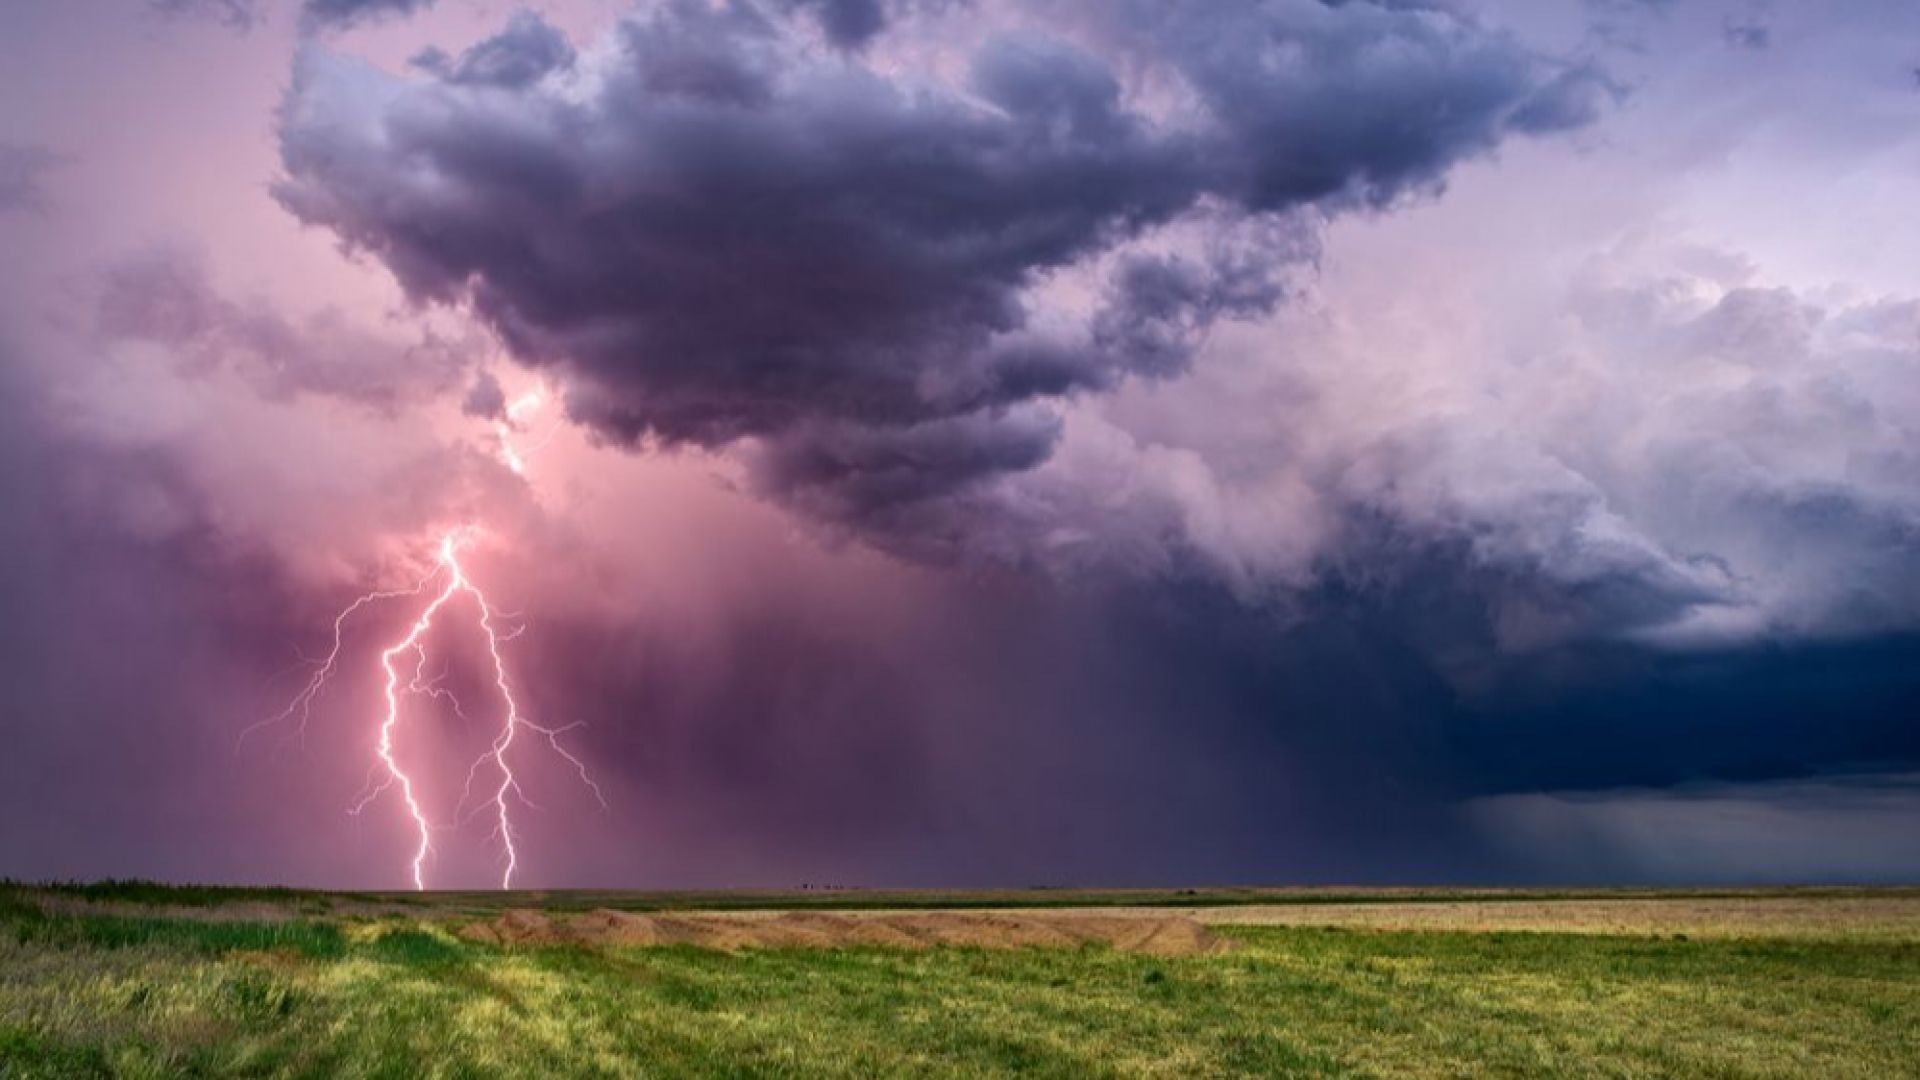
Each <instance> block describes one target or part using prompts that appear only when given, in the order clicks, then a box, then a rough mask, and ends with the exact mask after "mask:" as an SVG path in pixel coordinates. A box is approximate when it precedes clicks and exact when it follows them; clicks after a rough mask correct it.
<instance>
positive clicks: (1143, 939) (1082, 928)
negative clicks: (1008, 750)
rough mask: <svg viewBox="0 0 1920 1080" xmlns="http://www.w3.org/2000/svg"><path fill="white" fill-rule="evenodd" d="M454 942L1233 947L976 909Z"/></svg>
mask: <svg viewBox="0 0 1920 1080" xmlns="http://www.w3.org/2000/svg"><path fill="white" fill-rule="evenodd" d="M460 936H461V937H464V938H466V939H467V940H469V941H479V942H485V943H488V944H493V945H557V944H578V945H622V946H658V945H694V946H698V947H701V948H708V949H723V950H728V951H733V950H738V949H791V948H811V949H837V948H846V947H849V946H861V945H865V946H879V947H883V948H896V949H927V948H932V947H934V946H939V945H954V946H963V947H970V948H985V949H1020V948H1036V947H1037V948H1077V947H1079V946H1082V945H1107V946H1111V947H1113V948H1115V949H1121V950H1124V951H1126V952H1135V953H1144V954H1146V955H1149V956H1194V955H1199V954H1204V953H1216V952H1224V951H1226V950H1227V949H1228V948H1230V947H1231V946H1230V943H1229V942H1228V941H1226V940H1225V939H1224V938H1221V937H1218V936H1216V935H1215V934H1214V933H1213V932H1212V931H1210V930H1208V929H1207V928H1206V927H1205V926H1202V925H1201V924H1200V923H1198V922H1196V921H1194V920H1193V919H1190V918H1187V917H1185V916H1179V915H1169V916H1154V917H1139V916H1111V915H1095V914H1083V913H1078V912H1075V913H1032V914H1030V913H1012V912H979V911H965V912H960V911H928V912H897V913H896V912H807V911H788V912H781V913H779V914H767V915H753V914H732V913H728V914H719V913H708V914H701V913H689V914H671V915H641V914H635V913H633V912H626V911H611V910H606V909H601V910H598V911H592V912H588V913H587V914H584V915H573V916H567V915H550V914H548V913H546V912H543V911H534V910H529V909H515V910H512V911H508V912H506V913H505V914H503V915H501V916H500V917H498V918H496V919H490V920H487V921H484V922H475V923H469V924H467V925H466V926H464V927H462V928H461V930H460Z"/></svg>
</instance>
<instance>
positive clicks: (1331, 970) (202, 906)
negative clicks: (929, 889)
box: [0, 884, 1920, 1080]
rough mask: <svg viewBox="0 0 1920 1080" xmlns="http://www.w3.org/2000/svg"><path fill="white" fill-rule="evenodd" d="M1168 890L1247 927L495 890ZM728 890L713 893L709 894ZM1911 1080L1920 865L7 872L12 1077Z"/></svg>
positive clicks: (1123, 906)
mask: <svg viewBox="0 0 1920 1080" xmlns="http://www.w3.org/2000/svg"><path fill="white" fill-rule="evenodd" d="M1024 906H1040V907H1046V908H1049V909H1056V910H1057V909H1073V908H1096V909H1098V910H1100V911H1102V912H1105V913H1108V914H1111V913H1113V912H1116V911H1119V912H1138V913H1139V914H1141V915H1142V917H1147V916H1148V915H1150V914H1152V913H1153V912H1154V911H1169V910H1171V911H1177V912H1179V913H1181V914H1182V915H1184V916H1187V917H1192V918H1195V919H1197V920H1198V921H1201V922H1203V923H1206V924H1208V925H1209V926H1210V927H1211V928H1213V930H1214V931H1215V932H1216V933H1217V934H1219V935H1220V936H1222V937H1225V938H1227V939H1228V940H1229V941H1231V942H1232V943H1233V944H1234V946H1235V947H1234V948H1232V949H1231V950H1230V951H1227V952H1223V953H1215V954H1207V955H1194V956H1176V957H1156V956H1148V955H1139V954H1135V953H1129V952H1123V951H1119V950H1115V949H1111V948H1106V947H1103V946H1097V945H1094V946H1084V947H1078V948H1070V949H1059V948H1022V949H978V948H949V947H940V948H932V949H919V950H905V949H889V948H875V947H858V948H842V949H813V948H774V949H745V950H741V951H736V952H721V951H713V950H708V949H700V948H692V947H687V946H670V947H647V948H641V947H624V946H596V945H583V944H578V943H571V944H557V945H519V946H502V945H495V944H487V943H482V942H476V941H472V940H469V939H467V938H465V937H462V936H461V935H460V933H459V931H460V930H461V928H462V927H463V925H465V924H466V923H469V922H471V921H473V920H476V919H485V918H487V917H489V916H491V915H496V914H498V912H499V911H501V910H503V909H506V908H530V907H537V908H541V909H543V910H547V911H554V912H564V911H584V910H591V909H617V910H626V911H635V912H660V911H685V910H689V909H707V910H712V909H719V910H723V911H734V912H739V911H740V910H742V909H766V908H792V907H815V908H828V909H833V910H845V911H853V912H861V911H868V910H880V909H887V910H894V909H921V910H927V909H941V910H978V909H982V908H1012V907H1024ZM712 917H716V918H717V917H721V916H712ZM1016 1073H1017V1074H1031V1075H1040V1076H1061V1077H1066V1076H1074V1077H1078V1076H1169V1077H1195V1076H1240V1075H1257V1076H1354V1077H1376V1076H1377V1077H1427V1076H1445V1077H1479V1076H1512V1077H1558V1076H1569V1077H1570V1076H1583V1077H1584V1076H1607V1077H1687V1076H1700V1077H1719V1078H1734V1077H1802V1076H1819V1077H1835V1078H1844V1077H1861V1078H1867V1077H1871V1078H1876V1080H1878V1078H1885V1077H1920V892H1916V891H1911V890H1873V891H1866V890H1796V891H1788V892H1733V893H1727V892H1699V893H1672V894H1664V893H1662V894H1649V893H1611V892H1602V893H1523V892H1508V891H1482V892H1457V893H1448V892H1431V891H1387V892H1342V891H1326V890H1306V891H1286V890H1279V891H1275V890H1224V891H1206V892H1192V891H1184V890H1183V891H1179V892H1169V893H1145V892H1142V893H1086V892H1071V893H1068V892H1060V893H1055V892H1038V893H993V894H870V893H801V894H705V895H690V894H612V893H592V894H580V893H561V894H539V895H536V894H518V895H514V896H509V897H504V898H503V897H499V896H494V895H490V894H440V895H431V896H428V897H425V898H420V897H414V896H389V895H374V894H355V895H334V894H320V893H301V892H290V891H282V890H213V889H168V888H162V887H155V886H146V885H138V884H113V885H104V886H86V887H68V888H52V889H49V888H38V887H24V886H18V887H4V888H0V1077H7V1078H12V1077H74V1076H135V1077H138V1076H179V1075H209V1076H226V1075H244V1076H316V1077H317V1076H364V1077H387V1076H391V1077H412V1076H446V1077H469V1076H471V1077H493V1076H499V1077H521V1076H622V1077H624V1076H794V1077H816V1076H849V1077H855V1076H858V1077H867V1076H880V1075H901V1074H910V1075H925V1076H990V1075H1003V1074H1016Z"/></svg>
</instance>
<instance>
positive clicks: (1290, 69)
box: [276, 2, 1602, 525]
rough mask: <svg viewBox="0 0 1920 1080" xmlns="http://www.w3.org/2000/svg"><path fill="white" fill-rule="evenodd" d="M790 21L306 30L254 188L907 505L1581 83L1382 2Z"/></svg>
mask: <svg viewBox="0 0 1920 1080" xmlns="http://www.w3.org/2000/svg"><path fill="white" fill-rule="evenodd" d="M810 41H811V39H810V38H809V37H808V36H807V35H804V34H801V33H798V32H797V31H796V29H795V27H794V26H793V25H792V24H790V23H788V22H785V21H782V20H781V19H780V18H779V17H777V16H775V15H772V14H769V13H768V12H765V11H762V10H760V9H758V8H756V7H754V6H752V5H745V4H742V5H728V6H722V7H715V6H712V5H708V4H702V3H691V2H673V3H667V4H664V5H661V6H660V7H659V8H658V9H657V10H655V11H653V12H652V13H650V14H647V15H641V16H636V17H634V18H632V19H630V20H628V21H626V22H624V23H622V24H621V25H620V26H619V28H618V29H617V30H616V31H615V33H614V35H613V37H612V39H611V40H609V41H607V42H604V43H602V45H601V46H600V47H599V48H598V49H597V50H596V52H595V59H594V61H593V62H592V63H590V64H587V65H584V66H583V67H582V68H581V69H580V70H579V71H577V72H573V73H568V72H567V71H566V68H565V65H564V63H562V60H563V59H564V57H565V56H566V55H567V50H566V49H565V48H564V47H563V46H561V45H559V44H557V43H556V38H555V35H554V34H553V32H552V31H550V30H547V29H546V28H544V27H543V26H541V25H540V24H538V23H537V22H536V21H535V20H532V19H531V18H522V19H520V20H517V21H516V22H515V23H514V24H513V25H512V26H510V27H509V28H508V30H507V31H506V32H505V33H504V34H502V35H501V36H499V37H496V38H494V39H491V40H489V41H486V42H483V43H481V44H480V45H478V46H475V47H474V48H473V49H472V50H470V51H468V52H467V53H466V54H465V55H463V56H462V57H460V58H458V59H457V60H456V59H451V58H439V59H438V60H437V61H435V62H434V63H432V64H430V66H431V67H433V68H434V69H435V70H437V71H438V72H439V77H437V78H435V79H433V80H431V81H428V82H424V83H421V82H415V83H407V82H399V81H395V80H393V79H391V78H390V77H388V76H384V75H381V74H379V73H377V72H374V71H372V70H370V69H368V68H365V67H363V66H360V65H357V64H354V63H352V62H349V61H346V60H343V59H340V58H337V57H333V56H329V55H327V54H324V53H318V52H314V53H309V54H308V55H307V56H306V57H305V58H304V59H303V60H302V62H301V66H300V70H299V72H298V75H297V79H296V85H295V87H294V89H293V92H292V94H291V95H290V97H289V99H288V101H287V103H286V108H285V112H284V115H283V120H282V127H281V142H282V155H283V160H284V164H285V167H286V172H287V175H286V177H285V179H284V180H283V181H282V182H281V183H280V184H279V185H278V187H277V188H276V192H277V195H278V197H279V199H280V200H281V202H282V203H283V204H284V205H285V206H286V207H287V208H288V209H290V210H292V211H293V212H294V213H295V214H297V215H298V216H299V217H300V218H301V219H302V220H304V221H307V222H309V223H312V224H315V225H319V226H323V227H325V228H327V229H330V230H332V231H333V232H334V233H336V234H337V235H338V236H339V237H340V238H341V239H342V240H344V241H345V242H346V243H347V244H349V245H350V246H352V247H353V248H355V249H357V250H360V251H364V252H367V253H370V254H372V255H373V256H375V257H377V258H379V259H380V260H381V261H383V262H384V263H385V264H386V265H387V266H388V267H389V268H390V269H392V270H393V272H394V274H395V275H396V276H397V277H398V279H399V280H400V282H401V284H402V286H403V287H404V288H405V289H406V290H407V292H408V293H409V294H410V295H411V296H412V297H414V298H415V299H416V300H419V301H423V302H437V303H470V304H471V305H472V308H473V310H474V311H476V312H477V313H478V314H479V315H480V316H481V317H482V318H484V319H485V320H486V321H487V322H488V323H489V324H490V325H491V326H492V327H493V328H494V329H495V330H496V331H497V332H498V333H499V335H500V336H501V338H502V339H503V340H504V341H505V342H506V343H507V344H508V346H509V348H511V349H512V350H513V352H514V353H515V354H516V355H517V356H518V357H519V358H521V359H522V360H523V361H525V362H526V363H528V364H531V365H535V366H539V367H542V368H545V369H548V370H551V371H553V372H555V373H556V374H558V375H559V376H560V377H561V379H562V380H563V382H564V384H565V386H566V389H567V394H568V406H569V409H570V411H571V413H572V415H573V416H574V417H575V418H576V419H578V420H580V421H581V422H583V423H585V424H587V425H589V426H591V427H592V428H593V429H594V430H596V431H597V432H598V433H600V434H601V435H602V436H604V437H606V438H608V439H610V440H613V441H616V442H620V443H626V444H635V443H642V442H658V443H663V444H677V443H690V444H695V445H699V446H706V447H719V446H725V445H729V444H733V443H735V442H739V441H742V440H750V441H751V442H752V444H753V446H754V447H755V448H757V450H756V452H757V453H758V454H760V455H761V456H762V458H763V461H764V464H763V466H762V467H760V468H758V469H756V473H755V474H756V476H758V477H759V478H760V479H761V480H762V481H763V482H764V483H765V484H766V485H767V486H768V489H769V490H770V491H771V493H772V494H774V495H776V496H778V497H782V498H788V499H790V500H792V501H795V502H799V503H802V504H804V505H806V506H808V507H809V508H812V509H815V510H818V511H820V512H823V513H828V514H833V515H837V516H838V517H840V519H841V523H842V524H854V525H858V524H859V523H860V522H862V521H864V520H867V519H870V518H873V517H875V516H880V517H885V518H886V519H888V520H891V521H896V522H897V521H901V520H906V519H910V518H929V517H934V516H936V515H935V514H933V513H932V512H931V511H929V510H928V509H927V506H928V504H929V503H930V502H934V501H937V500H941V499H946V498H951V497H959V496H963V495H965V494H966V493H967V492H969V491H971V490H973V489H975V488H977V487H978V486H979V485H980V484H981V483H983V482H986V481H988V480H990V479H991V478H993V477H995V476H998V475H1003V474H1006V473H1012V472H1019V471H1023V470H1026V469H1029V468H1031V467H1032V466H1034V465H1037V464H1039V463H1040V462H1042V461H1044V460H1045V459H1046V458H1047V457H1048V454H1049V449H1048V447H1049V442H1050V440H1051V438H1052V432H1053V430H1054V429H1055V428H1056V427H1057V424H1056V422H1055V421H1052V420H1049V419H1046V418H1044V417H1042V416H1040V415H1039V414H1038V413H1036V412H1035V410H1036V409H1045V408H1046V407H1047V403H1049V402H1055V401H1058V400H1061V399H1064V398H1067V397H1070V396H1072V395H1075V394H1078V393H1085V392H1091V391H1104V390H1108V389H1111V388H1113V387H1114V386H1116V385H1118V384H1120V383H1121V382H1122V381H1124V380H1126V379H1127V378H1129V377H1146V378H1158V377H1164V376H1167V375H1171V374H1177V373H1179V372H1181V371H1183V370H1185V369H1186V368H1187V367H1188V365H1189V364H1190V362H1191V360H1192V357H1193V353H1194V350H1195V348H1196V347H1197V346H1198V344H1199V343H1200V342H1201V341H1202V340H1203V339H1204V338H1205V336H1206V334H1207V331H1208V329H1209V328H1210V327H1211V326H1212V325H1214V324H1215V322H1217V321H1218V320H1220V319H1222V318H1236V317H1246V316H1252V315H1257V314H1260V313H1262V312H1265V311H1267V310H1269V309H1270V308H1271V307H1272V305H1273V304H1274V303H1275V302H1276V301H1277V299H1278V298H1279V297H1280V296H1281V295H1282V292H1283V289H1282V287H1281V285H1280V283H1279V281H1278V275H1280V274H1282V273H1284V272H1285V270H1286V268H1287V267H1288V266H1289V265H1293V264H1296V263H1297V262H1298V260H1300V259H1301V258H1302V257H1303V255H1304V253H1306V252H1309V251H1310V250H1311V244H1310V243H1303V242H1302V241H1301V238H1300V233H1301V231H1302V230H1303V229H1310V225H1309V224H1307V223H1305V221H1304V219H1302V218H1301V217H1300V215H1302V214H1303V213H1305V212H1307V211H1309V210H1312V211H1315V212H1318V213H1334V212H1338V211H1340V210H1342V209H1348V208H1360V207H1375V208H1377V207H1382V206H1385V205H1388V204H1389V203H1391V202H1393V201H1394V200H1395V199H1397V198H1400V197H1402V196H1404V195H1407V194H1409V193H1412V192H1419V191H1424V190H1428V189H1430V188H1432V187H1433V186H1435V185H1437V184H1438V183H1439V182H1440V180H1441V179H1442V177H1443V176H1444V174H1445V172H1446V170H1447V169H1448V168H1449V167H1450V166H1451V165H1453V164H1454V163H1456V162H1458V161H1460V160H1462V159H1464V158H1468V157H1472V156H1474V155H1477V154H1481V153H1484V152H1486V151H1488V150H1490V149H1492V148H1493V147H1495V146H1496V145H1498V144H1499V143H1500V142H1501V141H1502V140H1503V139H1505V138H1508V137H1510V136H1512V135H1516V134H1538V133H1542V132H1549V131H1556V130H1561V129H1565V128H1569V127H1573V126H1577V125H1579V124H1581V123H1583V122H1585V121H1586V120H1588V119H1590V117H1591V115H1592V109H1593V103H1594V98H1595V95H1596V94H1597V93H1599V92H1600V90H1601V88H1602V84H1601V83H1600V81H1599V80H1598V79H1597V78H1596V77H1595V76H1593V75H1592V74H1591V73H1590V72H1587V71H1585V70H1584V69H1580V68H1574V67H1567V66H1564V65H1558V64H1555V63H1553V62H1550V61H1548V60H1546V59H1543V58H1542V57H1540V56H1538V55H1536V54H1534V53H1533V52H1531V51H1529V50H1527V49H1525V48H1524V47H1522V46H1520V45H1519V44H1518V43H1516V42H1515V41H1513V40H1512V39H1510V38H1507V37H1505V36H1502V35H1500V34H1497V33H1494V32H1491V31H1488V30H1485V29H1483V28H1481V27H1479V26H1477V25H1475V24H1474V23H1472V22H1470V21H1467V20H1465V19H1464V18H1462V17H1460V16H1457V15H1454V14H1450V13H1448V12H1445V11H1442V10H1437V9H1425V8H1418V7H1410V6H1407V5H1373V4H1349V5H1340V6H1325V5H1321V4H1319V3H1307V2H1296V3H1284V4H1251V3H1235V4H1229V5H1224V6H1216V7H1214V8H1211V9H1209V10H1208V11H1207V12H1206V13H1205V14H1204V15H1201V14H1199V13H1197V12H1195V13H1186V12H1185V11H1184V9H1175V8H1161V7H1159V6H1157V5H1139V6H1137V7H1135V8H1132V9H1129V10H1127V11H1125V12H1113V11H1110V10H1108V8H1107V7H1106V6H1104V5H1103V6H1100V7H1098V8H1095V7H1093V6H1090V5H1089V6H1081V5H1053V4H1037V5H1035V6H1034V7H1033V9H1032V10H1031V11H1029V12H1028V13H1027V15H1026V16H1024V17H1023V18H1022V19H1021V20H1020V21H1019V22H1018V23H1016V24H1014V25H1010V26H1008V27H1007V28H1006V29H1005V30H1004V31H1003V32H1000V33H997V34H995V35H993V36H992V37H991V38H990V39H989V40H987V41H986V42H985V43H984V44H982V45H981V46H980V47H979V48H977V49H975V50H973V51H972V52H971V54H970V55H968V56H966V57H964V58H963V60H964V72H965V73H964V75H962V76H960V77H957V78H955V79H953V80H951V81H949V80H944V79H937V78H933V77H930V76H927V75H916V76H912V77H909V76H906V75H900V74H890V73H888V72H887V71H886V70H885V69H883V68H881V67H879V66H875V65H870V64H868V63H867V62H864V61H861V60H858V59H850V58H848V57H845V56H841V55H832V54H822V53H821V52H820V51H819V50H818V49H817V48H816V47H815V46H813V45H812V44H810ZM1283 58H1284V60H1285V62H1284V63H1283V62H1280V61H1281V60H1282V59H1283ZM1122 70H1126V71H1128V72H1130V73H1131V74H1130V77H1134V78H1140V79H1146V78H1148V77H1149V76H1150V77H1151V79H1152V80H1153V81H1154V82H1156V83H1157V84H1159V85H1158V87H1157V88H1152V89H1149V88H1144V87H1141V88H1134V87H1129V86H1128V85H1126V84H1124V83H1123V81H1122V78H1121V75H1120V74H1119V72H1121V71H1122ZM482 72H488V73H493V74H481V73H482ZM1248 237H1253V238H1267V237H1271V238H1273V239H1274V241H1275V242H1274V243H1272V244H1268V245H1264V246H1261V247H1260V249H1259V250H1255V251H1248V250H1246V248H1247V246H1248V245H1247V243H1246V239H1247V238H1248Z"/></svg>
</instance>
